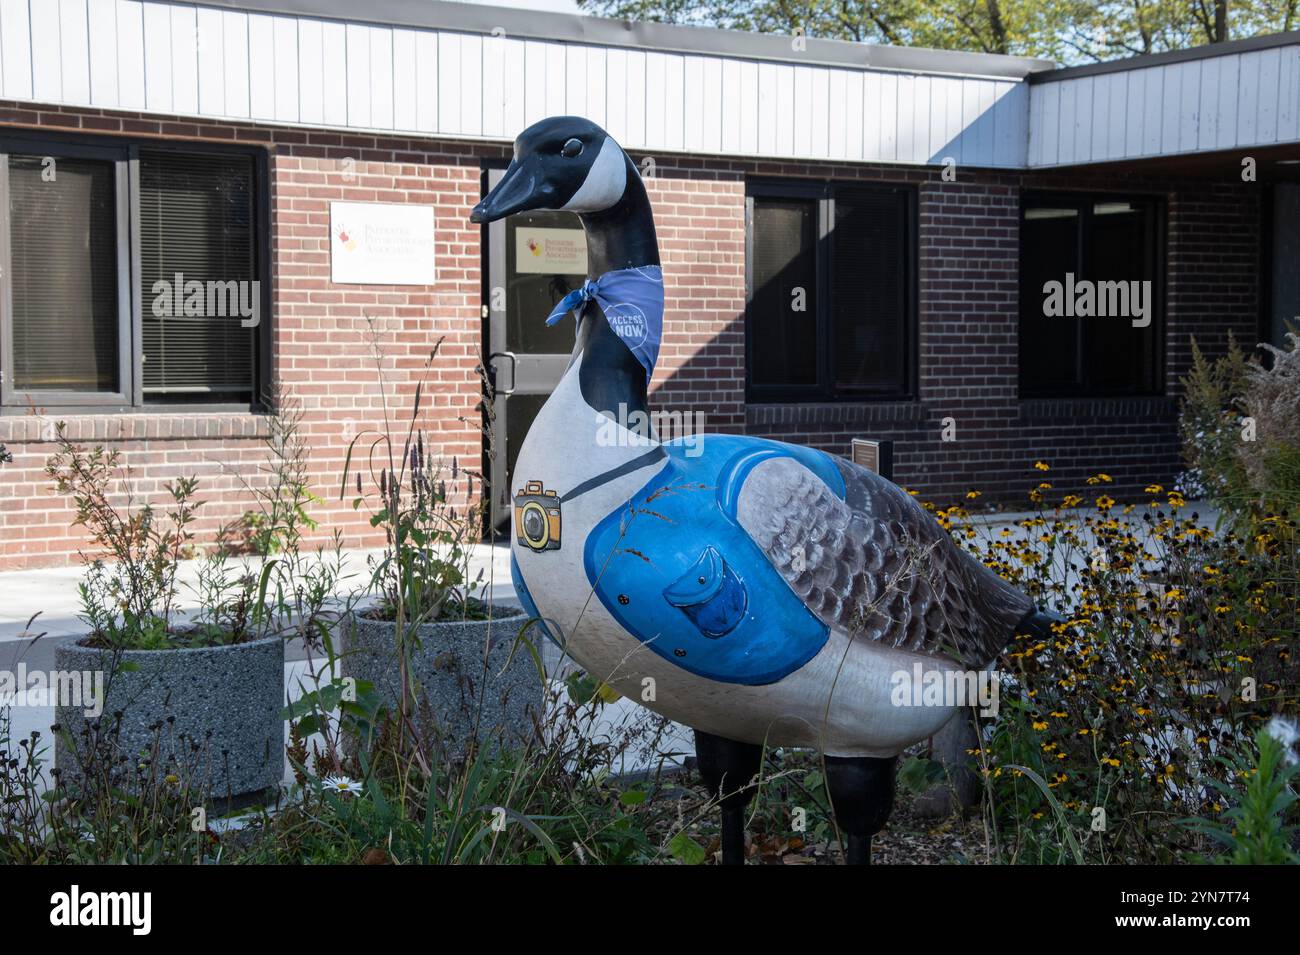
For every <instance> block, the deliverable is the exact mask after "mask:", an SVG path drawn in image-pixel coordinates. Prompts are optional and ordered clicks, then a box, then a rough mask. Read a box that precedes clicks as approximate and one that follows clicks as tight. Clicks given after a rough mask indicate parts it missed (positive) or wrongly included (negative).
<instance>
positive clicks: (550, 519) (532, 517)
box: [515, 481, 560, 551]
mask: <svg viewBox="0 0 1300 955" xmlns="http://www.w3.org/2000/svg"><path fill="white" fill-rule="evenodd" d="M515 536H516V537H517V538H518V540H519V543H521V544H523V545H524V546H525V547H528V548H530V549H532V550H537V551H541V550H559V549H560V498H559V496H558V495H557V494H556V493H555V492H554V491H548V490H546V488H545V487H544V486H543V484H542V482H541V481H529V482H528V483H526V484H525V485H524V489H523V490H522V491H520V492H519V493H517V494H516V495H515Z"/></svg>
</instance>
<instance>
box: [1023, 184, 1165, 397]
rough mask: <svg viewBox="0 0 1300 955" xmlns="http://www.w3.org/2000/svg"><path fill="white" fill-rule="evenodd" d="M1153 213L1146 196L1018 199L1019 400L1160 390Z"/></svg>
mask: <svg viewBox="0 0 1300 955" xmlns="http://www.w3.org/2000/svg"><path fill="white" fill-rule="evenodd" d="M1161 218H1162V217H1161V208H1160V203H1159V201H1158V200H1155V199H1150V198H1114V197H1097V196H1079V195H1077V194H1076V195H1065V196H1061V195H1040V194H1032V193H1031V194H1027V195H1025V196H1024V197H1023V199H1022V212H1021V228H1020V394H1021V395H1022V396H1023V397H1044V396H1057V397H1059V396H1107V395H1117V396H1118V395H1141V394H1157V393H1159V392H1160V390H1161V358H1162V349H1161V343H1162V342H1163V341H1164V321H1163V317H1164V305H1163V296H1162V283H1161V275H1162V273H1163V261H1162V250H1161V242H1160V228H1161V226H1160V223H1161Z"/></svg>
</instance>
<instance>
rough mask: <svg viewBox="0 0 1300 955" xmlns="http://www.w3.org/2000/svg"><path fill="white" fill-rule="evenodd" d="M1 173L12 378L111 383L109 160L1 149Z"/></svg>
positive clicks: (113, 227)
mask: <svg viewBox="0 0 1300 955" xmlns="http://www.w3.org/2000/svg"><path fill="white" fill-rule="evenodd" d="M8 175H9V184H8V185H9V188H8V192H9V249H10V266H9V276H10V280H9V289H10V308H11V315H12V318H11V329H12V331H11V342H12V348H13V362H12V368H13V382H14V387H15V388H16V389H19V390H22V391H56V392H58V391H71V392H84V393H95V392H116V391H118V390H119V387H120V383H119V382H118V350H119V341H118V332H119V326H118V319H119V316H118V287H117V283H118V248H117V200H116V184H115V183H116V172H115V168H114V163H113V162H111V161H98V160H90V159H73V158H64V157H46V156H34V155H21V154H10V156H9V161H8Z"/></svg>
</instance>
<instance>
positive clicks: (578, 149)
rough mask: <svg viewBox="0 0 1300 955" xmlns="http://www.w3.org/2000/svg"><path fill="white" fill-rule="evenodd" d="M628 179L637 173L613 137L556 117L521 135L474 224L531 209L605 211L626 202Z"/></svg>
mask: <svg viewBox="0 0 1300 955" xmlns="http://www.w3.org/2000/svg"><path fill="white" fill-rule="evenodd" d="M629 178H632V179H636V178H638V177H637V173H636V169H635V167H633V166H632V161H631V160H630V159H628V156H627V154H626V153H625V152H623V149H622V147H620V146H619V144H618V143H616V142H614V138H613V137H612V136H610V135H609V134H608V133H607V132H605V131H604V130H603V129H601V128H600V127H599V126H597V125H596V124H595V123H593V122H591V120H588V119H583V118H581V117H579V116H553V117H551V118H550V119H544V120H542V121H541V122H540V123H534V124H533V125H532V126H529V127H528V128H527V129H525V130H524V131H523V132H522V133H520V134H519V138H518V139H516V140H515V156H514V159H513V160H511V162H510V167H509V168H508V169H507V170H506V174H505V177H504V178H503V179H502V180H501V182H500V183H499V184H498V185H497V187H496V188H495V189H493V190H492V192H491V193H490V194H489V195H488V196H487V198H485V199H484V200H483V201H482V202H480V203H479V204H478V205H476V206H475V207H474V211H473V212H471V213H470V221H472V222H493V221H495V220H497V219H501V218H504V217H505V216H508V215H513V214H514V213H516V212H528V211H530V210H533V209H546V210H564V211H568V212H577V213H598V212H604V211H606V210H609V209H612V208H613V207H615V206H616V205H618V203H619V201H620V200H622V199H623V196H624V193H625V192H626V191H627V186H628V181H629Z"/></svg>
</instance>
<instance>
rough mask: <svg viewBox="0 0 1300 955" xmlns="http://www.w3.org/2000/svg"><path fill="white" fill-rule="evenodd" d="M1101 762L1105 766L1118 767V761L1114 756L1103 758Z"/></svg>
mask: <svg viewBox="0 0 1300 955" xmlns="http://www.w3.org/2000/svg"><path fill="white" fill-rule="evenodd" d="M1101 761H1102V762H1103V763H1105V764H1106V765H1107V766H1119V760H1118V759H1116V758H1115V757H1114V756H1103V757H1102V759H1101Z"/></svg>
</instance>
